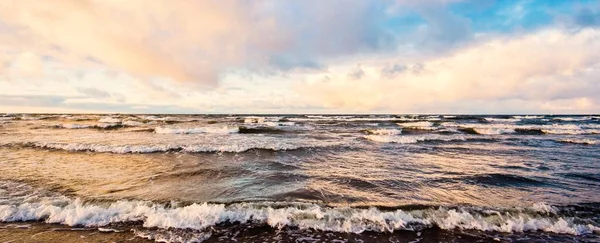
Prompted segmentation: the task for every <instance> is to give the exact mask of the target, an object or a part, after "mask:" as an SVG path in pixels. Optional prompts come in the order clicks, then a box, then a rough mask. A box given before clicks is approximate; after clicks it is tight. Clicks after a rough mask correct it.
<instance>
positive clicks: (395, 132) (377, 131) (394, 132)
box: [367, 129, 402, 135]
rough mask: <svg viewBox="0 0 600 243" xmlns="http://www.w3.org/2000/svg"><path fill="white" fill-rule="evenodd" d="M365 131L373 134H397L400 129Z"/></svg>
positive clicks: (400, 131) (399, 132)
mask: <svg viewBox="0 0 600 243" xmlns="http://www.w3.org/2000/svg"><path fill="white" fill-rule="evenodd" d="M367 132H368V133H370V134H374V135H399V134H401V133H402V129H375V130H367Z"/></svg>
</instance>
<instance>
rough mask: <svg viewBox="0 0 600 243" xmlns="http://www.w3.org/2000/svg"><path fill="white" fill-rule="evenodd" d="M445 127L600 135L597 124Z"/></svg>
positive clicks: (484, 131)
mask: <svg viewBox="0 0 600 243" xmlns="http://www.w3.org/2000/svg"><path fill="white" fill-rule="evenodd" d="M443 127H456V128H458V130H459V131H461V132H464V133H467V134H480V135H499V134H511V133H516V134H524V135H541V134H558V135H560V134H562V135H580V134H581V135H584V134H600V129H598V128H597V127H596V126H595V124H591V125H576V124H548V125H514V124H456V123H455V124H451V123H450V124H444V125H443Z"/></svg>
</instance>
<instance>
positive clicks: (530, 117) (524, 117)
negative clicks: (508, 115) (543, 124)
mask: <svg viewBox="0 0 600 243" xmlns="http://www.w3.org/2000/svg"><path fill="white" fill-rule="evenodd" d="M513 118H516V119H541V118H544V116H530V115H526V116H513Z"/></svg>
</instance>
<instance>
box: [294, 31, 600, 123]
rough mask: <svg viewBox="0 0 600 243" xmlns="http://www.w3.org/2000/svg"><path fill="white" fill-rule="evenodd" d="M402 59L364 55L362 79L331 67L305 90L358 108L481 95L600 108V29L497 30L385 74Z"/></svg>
mask: <svg viewBox="0 0 600 243" xmlns="http://www.w3.org/2000/svg"><path fill="white" fill-rule="evenodd" d="M397 62H398V61H396V60H393V59H392V60H387V61H385V60H381V59H378V60H377V61H376V62H373V63H367V62H364V61H362V62H361V63H362V64H363V70H364V71H365V76H364V77H363V78H362V79H361V80H355V79H349V78H347V77H346V76H345V73H347V72H344V71H338V72H336V73H334V74H332V73H327V76H328V77H330V80H328V81H323V80H321V79H319V78H318V77H319V76H318V75H317V76H315V77H314V78H313V80H312V81H311V82H306V83H304V84H302V85H300V90H301V92H303V93H304V94H305V95H306V96H308V97H311V98H312V100H313V102H316V103H318V104H320V105H323V106H325V107H331V108H336V109H347V110H350V111H355V112H365V111H372V110H386V111H392V112H414V111H420V112H427V111H426V110H424V109H425V108H427V109H429V110H444V109H443V107H446V108H448V109H450V108H451V107H449V106H452V105H457V104H459V107H460V106H464V107H477V109H478V112H486V111H487V110H486V107H485V106H483V105H481V104H480V103H482V102H496V103H499V104H502V103H503V102H504V103H506V106H505V107H504V110H519V108H523V107H511V106H510V104H509V103H510V102H508V101H509V100H513V101H515V100H516V101H518V100H522V101H526V102H529V103H530V104H535V105H536V107H527V109H532V110H535V109H538V110H540V111H544V112H553V111H557V112H598V111H600V106H599V104H598V100H597V99H598V98H596V96H597V95H595V94H598V93H600V83H599V81H598V80H597V77H598V76H599V75H600V65H599V64H600V31H599V30H596V29H584V30H581V31H579V32H574V33H571V32H569V31H567V30H544V31H540V32H537V33H532V34H529V35H524V36H517V37H498V38H495V39H492V40H488V41H483V42H480V43H477V44H474V45H471V46H468V47H465V48H462V49H459V50H457V51H455V52H454V53H452V54H450V55H447V56H443V57H437V58H432V59H430V60H426V61H424V62H423V66H424V69H425V70H424V71H423V72H420V73H414V72H403V73H400V74H397V75H395V76H393V77H390V78H386V77H385V76H383V77H382V76H381V70H386V68H388V67H386V66H385V65H384V63H397ZM348 66H349V65H348ZM348 68H350V67H345V68H344V67H343V66H340V67H339V68H338V70H344V69H348ZM332 69H334V68H332ZM322 75H323V74H322ZM517 103H518V102H517ZM424 104H427V106H428V107H423V106H424ZM415 107H419V108H421V109H415ZM439 108H442V109H439ZM463 109H464V108H463Z"/></svg>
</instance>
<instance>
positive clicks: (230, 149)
mask: <svg viewBox="0 0 600 243" xmlns="http://www.w3.org/2000/svg"><path fill="white" fill-rule="evenodd" d="M344 144H345V143H344V142H341V141H337V142H332V141H318V142H316V141H305V142H295V143H294V142H275V143H273V142H262V143H257V142H254V143H248V142H244V143H231V144H189V145H177V144H149V145H145V144H142V145H134V144H132V145H111V144H93V143H61V142H26V143H5V144H0V146H1V147H29V148H39V149H51V150H64V151H71V152H98V153H117V154H127V153H160V152H186V153H217V152H219V153H221V152H225V153H241V152H246V151H249V150H270V151H287V150H298V149H305V148H306V149H307V148H321V147H334V146H339V145H344Z"/></svg>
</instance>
